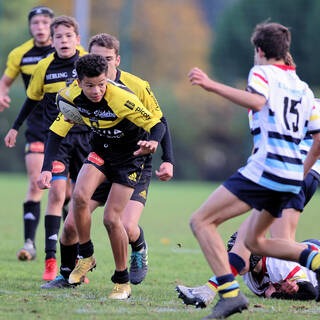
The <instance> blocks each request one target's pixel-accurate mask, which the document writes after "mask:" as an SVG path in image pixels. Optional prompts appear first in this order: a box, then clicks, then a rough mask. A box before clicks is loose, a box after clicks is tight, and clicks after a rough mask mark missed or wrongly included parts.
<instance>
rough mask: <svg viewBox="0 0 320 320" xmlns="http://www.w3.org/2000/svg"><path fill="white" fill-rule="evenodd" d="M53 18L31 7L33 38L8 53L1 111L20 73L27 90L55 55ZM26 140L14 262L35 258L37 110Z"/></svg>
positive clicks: (41, 131) (0, 85)
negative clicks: (20, 233) (20, 231)
mask: <svg viewBox="0 0 320 320" xmlns="http://www.w3.org/2000/svg"><path fill="white" fill-rule="evenodd" d="M53 17H54V13H53V11H52V10H51V9H50V8H48V7H45V6H38V7H34V8H32V9H31V10H30V12H29V15H28V23H29V30H30V33H31V35H32V38H31V39H29V40H28V41H26V42H24V43H23V44H21V45H20V46H18V47H16V48H15V49H13V50H12V51H11V52H10V53H9V56H8V61H7V67H6V70H5V72H4V74H3V76H2V77H1V80H0V111H3V110H4V109H5V108H9V106H10V102H11V99H10V97H9V92H10V88H11V86H12V84H13V82H14V80H15V79H16V78H17V77H18V75H19V73H20V74H21V76H22V79H23V82H24V85H25V89H26V90H27V88H28V85H29V81H30V78H31V74H32V73H33V71H34V70H35V68H36V65H37V63H38V62H39V61H40V60H42V59H43V58H46V57H47V56H48V55H49V54H50V53H51V52H53V51H54V48H53V47H52V45H51V38H50V23H51V21H52V18H53ZM25 137H26V146H25V164H26V169H27V173H28V179H29V184H28V190H27V194H26V197H25V200H24V203H23V222H24V246H23V248H21V249H20V250H18V252H17V258H18V259H19V260H21V261H24V260H33V259H35V257H36V246H35V237H36V231H37V228H38V224H39V219H40V212H41V208H40V201H41V198H42V194H43V192H42V190H40V189H39V187H38V185H37V177H38V176H39V174H40V171H41V167H42V162H43V154H44V139H45V128H43V126H42V108H41V107H40V106H39V107H37V108H36V109H35V110H34V112H33V113H32V115H31V116H30V117H29V119H28V121H27V128H26V131H25Z"/></svg>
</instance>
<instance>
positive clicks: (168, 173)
mask: <svg viewBox="0 0 320 320" xmlns="http://www.w3.org/2000/svg"><path fill="white" fill-rule="evenodd" d="M155 172H156V175H157V177H158V178H159V180H161V181H168V180H170V179H171V178H172V177H173V164H172V163H170V162H162V163H161V165H160V168H159V171H158V170H156V171H155Z"/></svg>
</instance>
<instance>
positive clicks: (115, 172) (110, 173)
mask: <svg viewBox="0 0 320 320" xmlns="http://www.w3.org/2000/svg"><path fill="white" fill-rule="evenodd" d="M146 159H147V156H140V157H136V156H134V155H133V153H132V152H131V151H130V152H124V151H123V150H122V151H118V152H114V151H110V152H104V151H100V152H99V151H95V150H93V151H92V152H90V154H89V155H88V158H87V159H86V160H85V163H89V164H91V165H93V166H95V167H96V168H97V169H98V170H100V171H101V172H102V173H103V174H104V175H105V176H106V178H107V180H108V181H110V182H112V183H114V182H115V183H119V184H122V185H124V186H127V187H130V188H135V187H136V185H137V184H138V183H139V180H140V178H141V174H142V170H143V167H144V164H145V161H146Z"/></svg>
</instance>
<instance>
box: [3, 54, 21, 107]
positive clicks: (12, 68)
mask: <svg viewBox="0 0 320 320" xmlns="http://www.w3.org/2000/svg"><path fill="white" fill-rule="evenodd" d="M21 58H22V57H21V52H20V51H19V50H18V49H14V50H12V51H11V52H10V53H9V56H8V60H7V67H6V70H5V72H4V74H3V76H2V78H1V80H0V111H3V110H4V108H9V107H10V102H11V99H10V97H9V91H10V87H11V85H12V83H13V81H14V80H15V79H16V77H17V76H18V74H19V72H20V61H21Z"/></svg>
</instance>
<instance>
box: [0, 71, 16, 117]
mask: <svg viewBox="0 0 320 320" xmlns="http://www.w3.org/2000/svg"><path fill="white" fill-rule="evenodd" d="M13 81H14V79H13V78H10V77H8V76H7V75H6V74H4V75H3V76H2V78H1V80H0V112H1V111H3V110H4V109H5V108H9V107H10V102H11V99H10V97H9V92H10V87H11V85H12V83H13Z"/></svg>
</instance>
